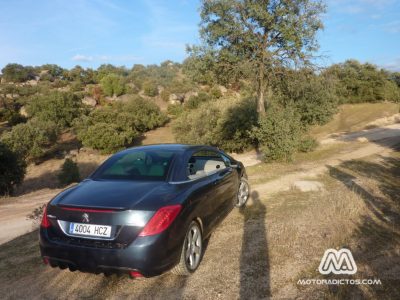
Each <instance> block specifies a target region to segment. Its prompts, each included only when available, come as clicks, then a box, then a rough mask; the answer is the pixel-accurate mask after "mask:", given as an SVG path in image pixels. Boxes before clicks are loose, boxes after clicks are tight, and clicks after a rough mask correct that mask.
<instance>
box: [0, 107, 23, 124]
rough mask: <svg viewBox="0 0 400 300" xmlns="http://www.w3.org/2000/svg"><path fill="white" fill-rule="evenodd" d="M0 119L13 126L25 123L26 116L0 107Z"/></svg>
mask: <svg viewBox="0 0 400 300" xmlns="http://www.w3.org/2000/svg"><path fill="white" fill-rule="evenodd" d="M0 121H1V122H5V121H6V122H8V125H9V126H15V125H17V124H20V123H25V122H26V118H25V117H24V116H23V115H21V114H20V113H18V112H16V111H14V110H10V109H1V110H0Z"/></svg>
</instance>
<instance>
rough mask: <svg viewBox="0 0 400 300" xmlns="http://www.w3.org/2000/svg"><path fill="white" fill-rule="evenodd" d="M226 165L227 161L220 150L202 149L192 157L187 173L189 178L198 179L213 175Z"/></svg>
mask: <svg viewBox="0 0 400 300" xmlns="http://www.w3.org/2000/svg"><path fill="white" fill-rule="evenodd" d="M226 167H227V165H226V163H225V162H224V160H223V158H222V156H221V155H220V154H219V153H218V152H216V151H212V150H202V151H198V152H196V153H194V154H193V155H192V157H190V159H189V162H188V166H187V175H188V178H189V179H197V178H200V177H204V176H208V175H211V174H213V173H215V172H217V171H219V170H222V169H225V168H226Z"/></svg>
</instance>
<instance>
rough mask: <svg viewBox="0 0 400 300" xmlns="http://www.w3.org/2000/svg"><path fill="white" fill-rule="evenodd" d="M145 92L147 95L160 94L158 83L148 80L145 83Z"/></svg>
mask: <svg viewBox="0 0 400 300" xmlns="http://www.w3.org/2000/svg"><path fill="white" fill-rule="evenodd" d="M142 88H143V92H144V94H145V95H146V96H149V97H155V96H157V95H158V88H157V84H156V83H155V82H154V81H146V82H144V83H143V87H142Z"/></svg>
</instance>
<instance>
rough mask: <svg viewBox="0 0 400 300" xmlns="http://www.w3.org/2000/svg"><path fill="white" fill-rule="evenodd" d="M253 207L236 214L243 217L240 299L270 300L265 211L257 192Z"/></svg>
mask: <svg viewBox="0 0 400 300" xmlns="http://www.w3.org/2000/svg"><path fill="white" fill-rule="evenodd" d="M251 198H252V200H253V204H252V205H249V206H246V207H244V208H242V209H241V210H240V212H241V214H242V215H243V217H244V224H243V239H242V247H241V249H242V250H241V257H240V299H247V298H248V297H249V295H252V298H255V299H260V298H269V297H271V286H270V262H269V252H268V243H267V232H266V224H265V216H266V207H265V205H264V204H263V203H262V202H261V200H260V196H259V194H258V192H256V191H253V192H252V193H251Z"/></svg>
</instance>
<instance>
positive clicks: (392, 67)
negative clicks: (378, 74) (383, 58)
mask: <svg viewBox="0 0 400 300" xmlns="http://www.w3.org/2000/svg"><path fill="white" fill-rule="evenodd" d="M380 66H381V67H382V68H384V69H386V70H389V71H392V72H400V57H398V58H395V59H393V60H391V61H389V62H386V63H383V64H380Z"/></svg>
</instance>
